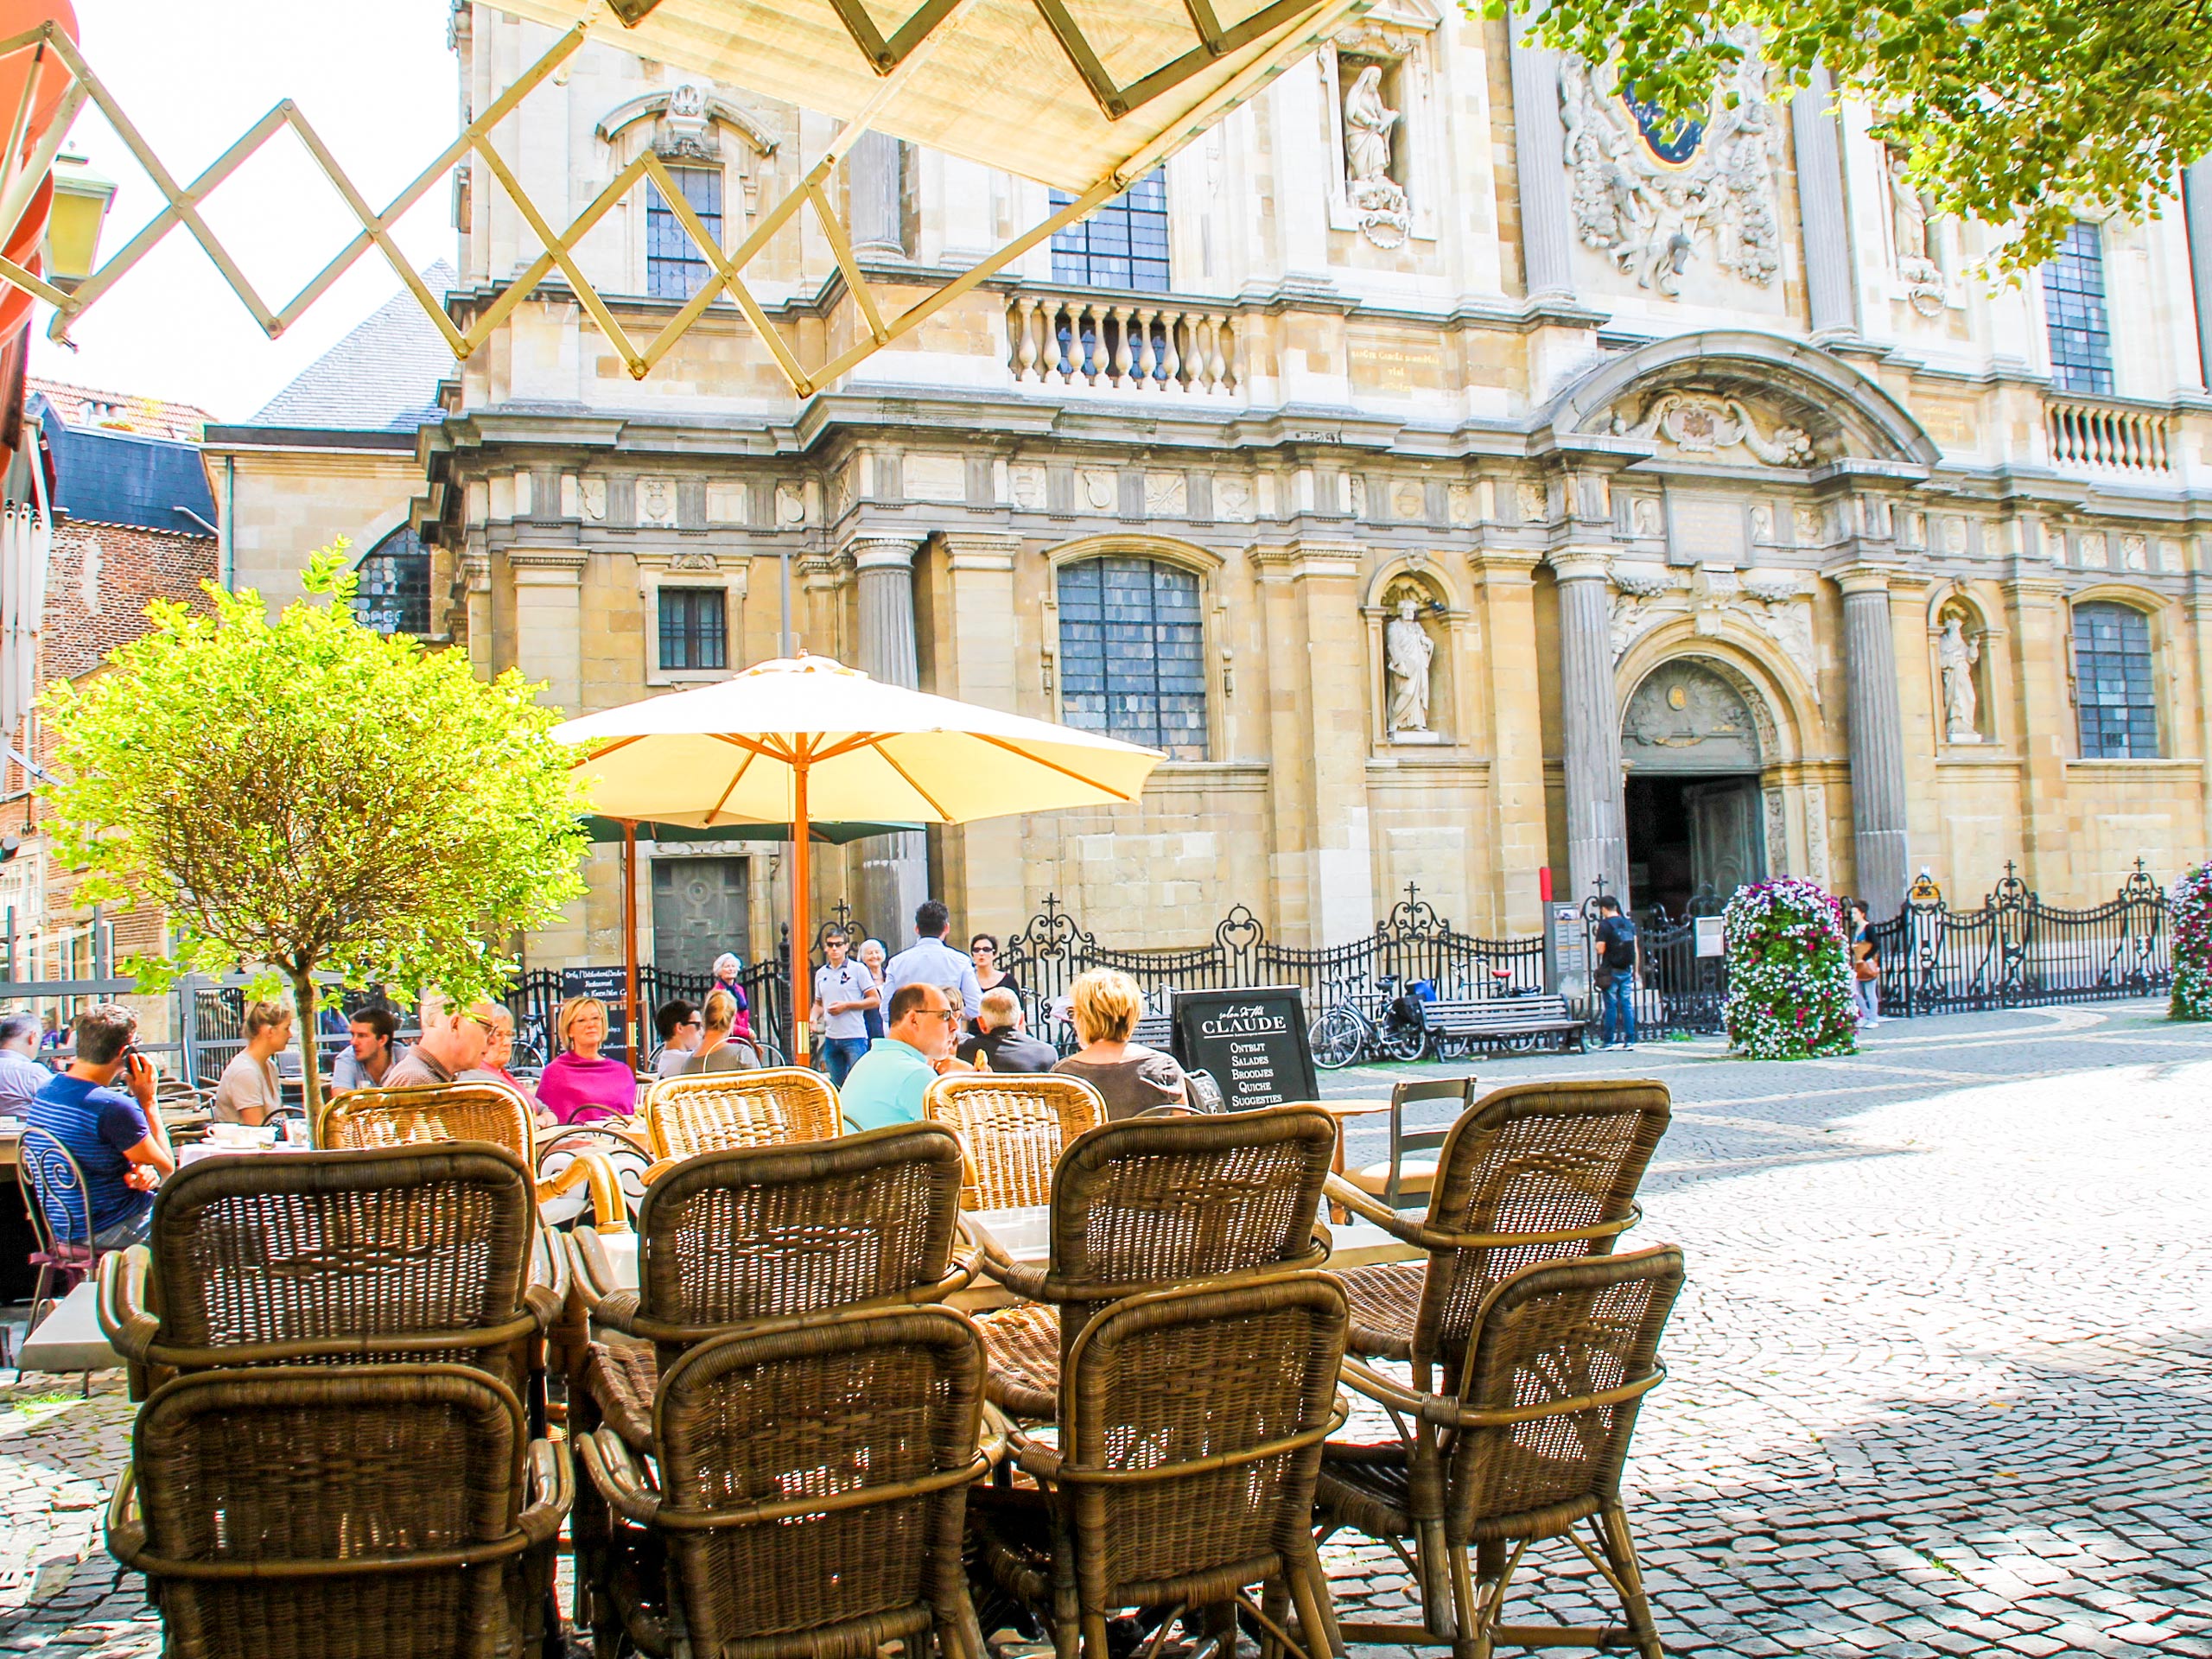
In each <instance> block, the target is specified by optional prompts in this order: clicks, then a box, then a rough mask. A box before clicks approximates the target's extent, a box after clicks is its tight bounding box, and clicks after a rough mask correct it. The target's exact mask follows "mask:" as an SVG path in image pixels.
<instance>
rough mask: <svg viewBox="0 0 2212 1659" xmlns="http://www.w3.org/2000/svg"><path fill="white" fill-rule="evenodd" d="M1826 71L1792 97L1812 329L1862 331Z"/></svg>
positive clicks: (1818, 72) (1791, 118)
mask: <svg viewBox="0 0 2212 1659" xmlns="http://www.w3.org/2000/svg"><path fill="white" fill-rule="evenodd" d="M1833 97H1834V94H1833V93H1832V92H1830V91H1829V86H1828V75H1827V70H1825V69H1821V70H1816V71H1815V74H1814V80H1813V84H1812V85H1811V86H1808V87H1807V88H1806V89H1805V90H1804V91H1803V92H1799V93H1798V94H1797V95H1796V97H1795V98H1792V99H1790V100H1789V126H1790V133H1791V137H1792V140H1793V142H1794V144H1795V147H1796V152H1797V201H1798V215H1799V218H1800V219H1801V220H1802V224H1803V226H1804V232H1805V301H1806V307H1807V309H1808V311H1809V312H1810V313H1811V321H1812V325H1813V333H1814V334H1815V335H1816V336H1817V335H1821V334H1857V333H1858V332H1859V284H1858V282H1857V279H1856V274H1855V271H1854V269H1853V264H1852V258H1851V231H1850V226H1849V221H1848V219H1847V217H1846V214H1845V209H1844V202H1843V155H1842V149H1841V146H1840V143H1838V139H1837V128H1836V118H1835V114H1834V111H1832V110H1831V109H1830V108H1829V107H1828V105H1829V102H1830V99H1832V98H1833Z"/></svg>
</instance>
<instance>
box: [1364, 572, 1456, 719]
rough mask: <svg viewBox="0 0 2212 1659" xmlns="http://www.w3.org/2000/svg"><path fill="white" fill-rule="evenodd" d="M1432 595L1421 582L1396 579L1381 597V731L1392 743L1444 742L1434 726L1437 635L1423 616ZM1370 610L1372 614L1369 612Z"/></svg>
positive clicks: (1438, 704)
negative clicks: (1397, 580) (1398, 580)
mask: <svg viewBox="0 0 2212 1659" xmlns="http://www.w3.org/2000/svg"><path fill="white" fill-rule="evenodd" d="M1438 602H1439V601H1437V599H1436V596H1435V595H1434V594H1432V593H1431V592H1430V591H1429V589H1428V588H1427V586H1426V585H1425V584H1423V583H1421V582H1415V581H1412V580H1407V581H1402V582H1394V583H1392V584H1391V586H1390V588H1389V591H1388V593H1386V594H1385V595H1384V597H1383V618H1384V620H1383V626H1382V636H1383V637H1382V645H1383V732H1384V734H1385V735H1386V736H1387V737H1388V739H1389V741H1391V742H1392V743H1442V742H1445V741H1447V739H1446V737H1445V735H1444V734H1443V733H1442V732H1440V731H1439V730H1438V729H1437V727H1438V725H1439V724H1440V721H1439V720H1438V718H1437V715H1439V714H1440V712H1441V710H1442V707H1443V705H1442V703H1441V702H1440V699H1439V696H1438V691H1439V686H1438V681H1439V680H1440V677H1441V676H1440V675H1439V674H1438V672H1437V656H1438V652H1437V639H1436V636H1435V635H1434V634H1433V633H1432V632H1430V628H1429V623H1428V620H1427V617H1428V615H1429V613H1431V612H1432V611H1433V609H1434V608H1435V607H1436V605H1437V604H1438ZM1371 614H1373V613H1371V612H1370V615H1371Z"/></svg>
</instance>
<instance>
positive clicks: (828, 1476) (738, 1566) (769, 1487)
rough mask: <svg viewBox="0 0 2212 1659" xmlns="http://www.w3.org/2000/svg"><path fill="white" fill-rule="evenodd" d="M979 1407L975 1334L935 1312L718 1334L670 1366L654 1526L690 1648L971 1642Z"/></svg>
mask: <svg viewBox="0 0 2212 1659" xmlns="http://www.w3.org/2000/svg"><path fill="white" fill-rule="evenodd" d="M982 1400H983V1354H982V1344H980V1343H979V1341H978V1340H977V1338H976V1330H975V1327H974V1326H973V1325H970V1324H969V1322H968V1321H967V1319H964V1318H963V1316H962V1315H960V1314H958V1313H954V1312H952V1311H951V1310H950V1309H949V1308H942V1307H918V1308H912V1309H903V1310H900V1309H887V1310H880V1311H877V1312H874V1313H861V1314H858V1315H848V1316H845V1317H842V1318H841V1319H837V1320H836V1321H834V1322H829V1323H823V1322H818V1321H817V1322H811V1323H801V1322H796V1321H794V1322H791V1323H788V1324H785V1325H783V1326H781V1327H780V1328H770V1329H767V1330H766V1331H757V1332H752V1333H741V1334H735V1335H728V1336H723V1337H720V1338H716V1339H715V1340H714V1341H712V1342H708V1343H703V1344H701V1345H700V1346H698V1347H696V1348H694V1349H693V1350H692V1351H690V1353H689V1354H687V1355H686V1356H685V1357H683V1360H682V1361H681V1362H679V1363H677V1364H676V1365H675V1366H673V1367H671V1369H670V1370H669V1371H668V1373H667V1375H666V1376H664V1377H663V1378H662V1381H661V1386H660V1393H659V1396H658V1401H657V1402H656V1404H655V1407H654V1433H655V1443H656V1445H657V1446H658V1448H659V1459H660V1491H661V1493H662V1498H661V1503H660V1509H659V1516H658V1521H659V1527H660V1529H661V1531H662V1535H663V1537H664V1540H665V1542H666V1546H667V1549H668V1554H669V1565H670V1568H671V1573H670V1576H671V1580H672V1581H673V1582H672V1586H671V1587H672V1589H673V1590H674V1592H675V1595H676V1598H677V1600H678V1601H679V1602H680V1604H681V1606H682V1609H683V1622H684V1624H685V1627H686V1628H687V1630H688V1631H689V1634H690V1643H691V1651H692V1652H694V1653H697V1654H710V1653H745V1654H762V1655H766V1654H768V1653H771V1652H773V1653H777V1654H787V1655H798V1654H816V1655H821V1656H824V1659H828V1656H832V1655H855V1654H858V1655H867V1654H870V1653H874V1652H875V1651H877V1650H878V1649H880V1646H881V1644H882V1643H886V1642H889V1641H893V1640H894V1639H900V1638H903V1639H904V1641H905V1642H906V1651H907V1652H909V1653H913V1652H915V1651H917V1650H918V1645H921V1644H920V1643H918V1638H921V1637H925V1635H926V1633H928V1632H929V1631H931V1630H932V1629H934V1630H937V1631H938V1632H939V1633H940V1634H946V1633H949V1632H950V1631H951V1630H963V1629H964V1630H969V1631H972V1630H973V1629H974V1616H973V1614H972V1613H971V1612H969V1604H968V1592H967V1584H966V1575H965V1573H964V1572H963V1568H962V1566H961V1540H962V1532H963V1516H964V1514H965V1510H966V1497H967V1488H968V1486H969V1484H970V1483H971V1482H972V1481H973V1480H974V1479H975V1478H976V1476H977V1475H979V1474H980V1473H982V1468H983V1465H982V1459H981V1458H980V1457H979V1456H978V1455H977V1452H976V1440H977V1432H978V1428H979V1426H980V1421H981V1417H982ZM824 1499H830V1500H833V1503H823V1501H822V1500H824ZM771 1638H772V1639H773V1646H771V1645H770V1639H771ZM967 1645H968V1644H967V1643H961V1644H960V1645H959V1646H957V1647H956V1646H955V1645H954V1644H953V1643H951V1642H950V1641H948V1642H945V1643H944V1645H943V1646H942V1647H941V1648H940V1651H943V1652H947V1653H952V1652H958V1651H961V1650H963V1649H964V1648H965V1647H966V1646H967Z"/></svg>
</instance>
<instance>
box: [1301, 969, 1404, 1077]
mask: <svg viewBox="0 0 2212 1659" xmlns="http://www.w3.org/2000/svg"><path fill="white" fill-rule="evenodd" d="M1401 983H1402V982H1401V981H1400V979H1399V978H1398V976H1396V975H1395V974H1386V975H1384V976H1383V978H1382V979H1380V980H1379V981H1377V982H1376V988H1374V989H1373V990H1369V989H1367V988H1366V984H1367V976H1365V975H1364V974H1363V975H1361V976H1359V977H1358V978H1357V979H1355V980H1353V981H1351V982H1350V983H1349V984H1348V985H1347V987H1346V988H1345V990H1344V995H1343V996H1342V998H1341V999H1340V1000H1339V1001H1338V1002H1337V1003H1336V1004H1335V1005H1334V1006H1332V1007H1330V1008H1329V1009H1328V1010H1327V1011H1326V1012H1325V1013H1324V1014H1322V1015H1321V1017H1320V1018H1319V1019H1318V1020H1314V1022H1313V1024H1312V1025H1311V1026H1309V1027H1306V1043H1307V1045H1308V1046H1310V1047H1311V1048H1312V1049H1313V1064H1314V1065H1318V1066H1319V1067H1320V1068H1321V1069H1322V1070H1323V1071H1340V1070H1342V1069H1343V1068H1344V1067H1345V1066H1347V1065H1353V1064H1355V1063H1356V1062H1357V1061H1359V1060H1361V1059H1363V1058H1366V1057H1367V1056H1368V1055H1369V1054H1370V1053H1372V1054H1376V1055H1378V1056H1380V1057H1381V1058H1383V1059H1389V1060H1417V1059H1419V1058H1421V1056H1422V1054H1424V1053H1425V1052H1427V1048H1428V1028H1427V1027H1426V1026H1425V1025H1423V1024H1422V1023H1421V1021H1420V1020H1418V1019H1413V1020H1409V1019H1408V1018H1406V1017H1405V1015H1404V1014H1402V1013H1401V1012H1400V1011H1399V1008H1398V1001H1399V997H1398V987H1399V985H1400V984H1401Z"/></svg>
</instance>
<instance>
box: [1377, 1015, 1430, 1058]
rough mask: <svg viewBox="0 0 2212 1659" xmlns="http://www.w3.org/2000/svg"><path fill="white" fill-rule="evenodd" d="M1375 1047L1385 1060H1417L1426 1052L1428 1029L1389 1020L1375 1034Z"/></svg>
mask: <svg viewBox="0 0 2212 1659" xmlns="http://www.w3.org/2000/svg"><path fill="white" fill-rule="evenodd" d="M1375 1046H1376V1047H1377V1048H1379V1049H1380V1050H1382V1052H1383V1058H1384V1059H1386V1060H1417V1059H1419V1058H1421V1056H1422V1055H1423V1054H1424V1053H1426V1052H1427V1049H1428V1027H1426V1026H1416V1025H1413V1024H1411V1023H1408V1022H1401V1021H1399V1020H1391V1021H1390V1022H1389V1023H1388V1024H1387V1025H1385V1026H1383V1027H1382V1028H1381V1029H1380V1030H1378V1031H1377V1032H1376V1033H1375Z"/></svg>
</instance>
